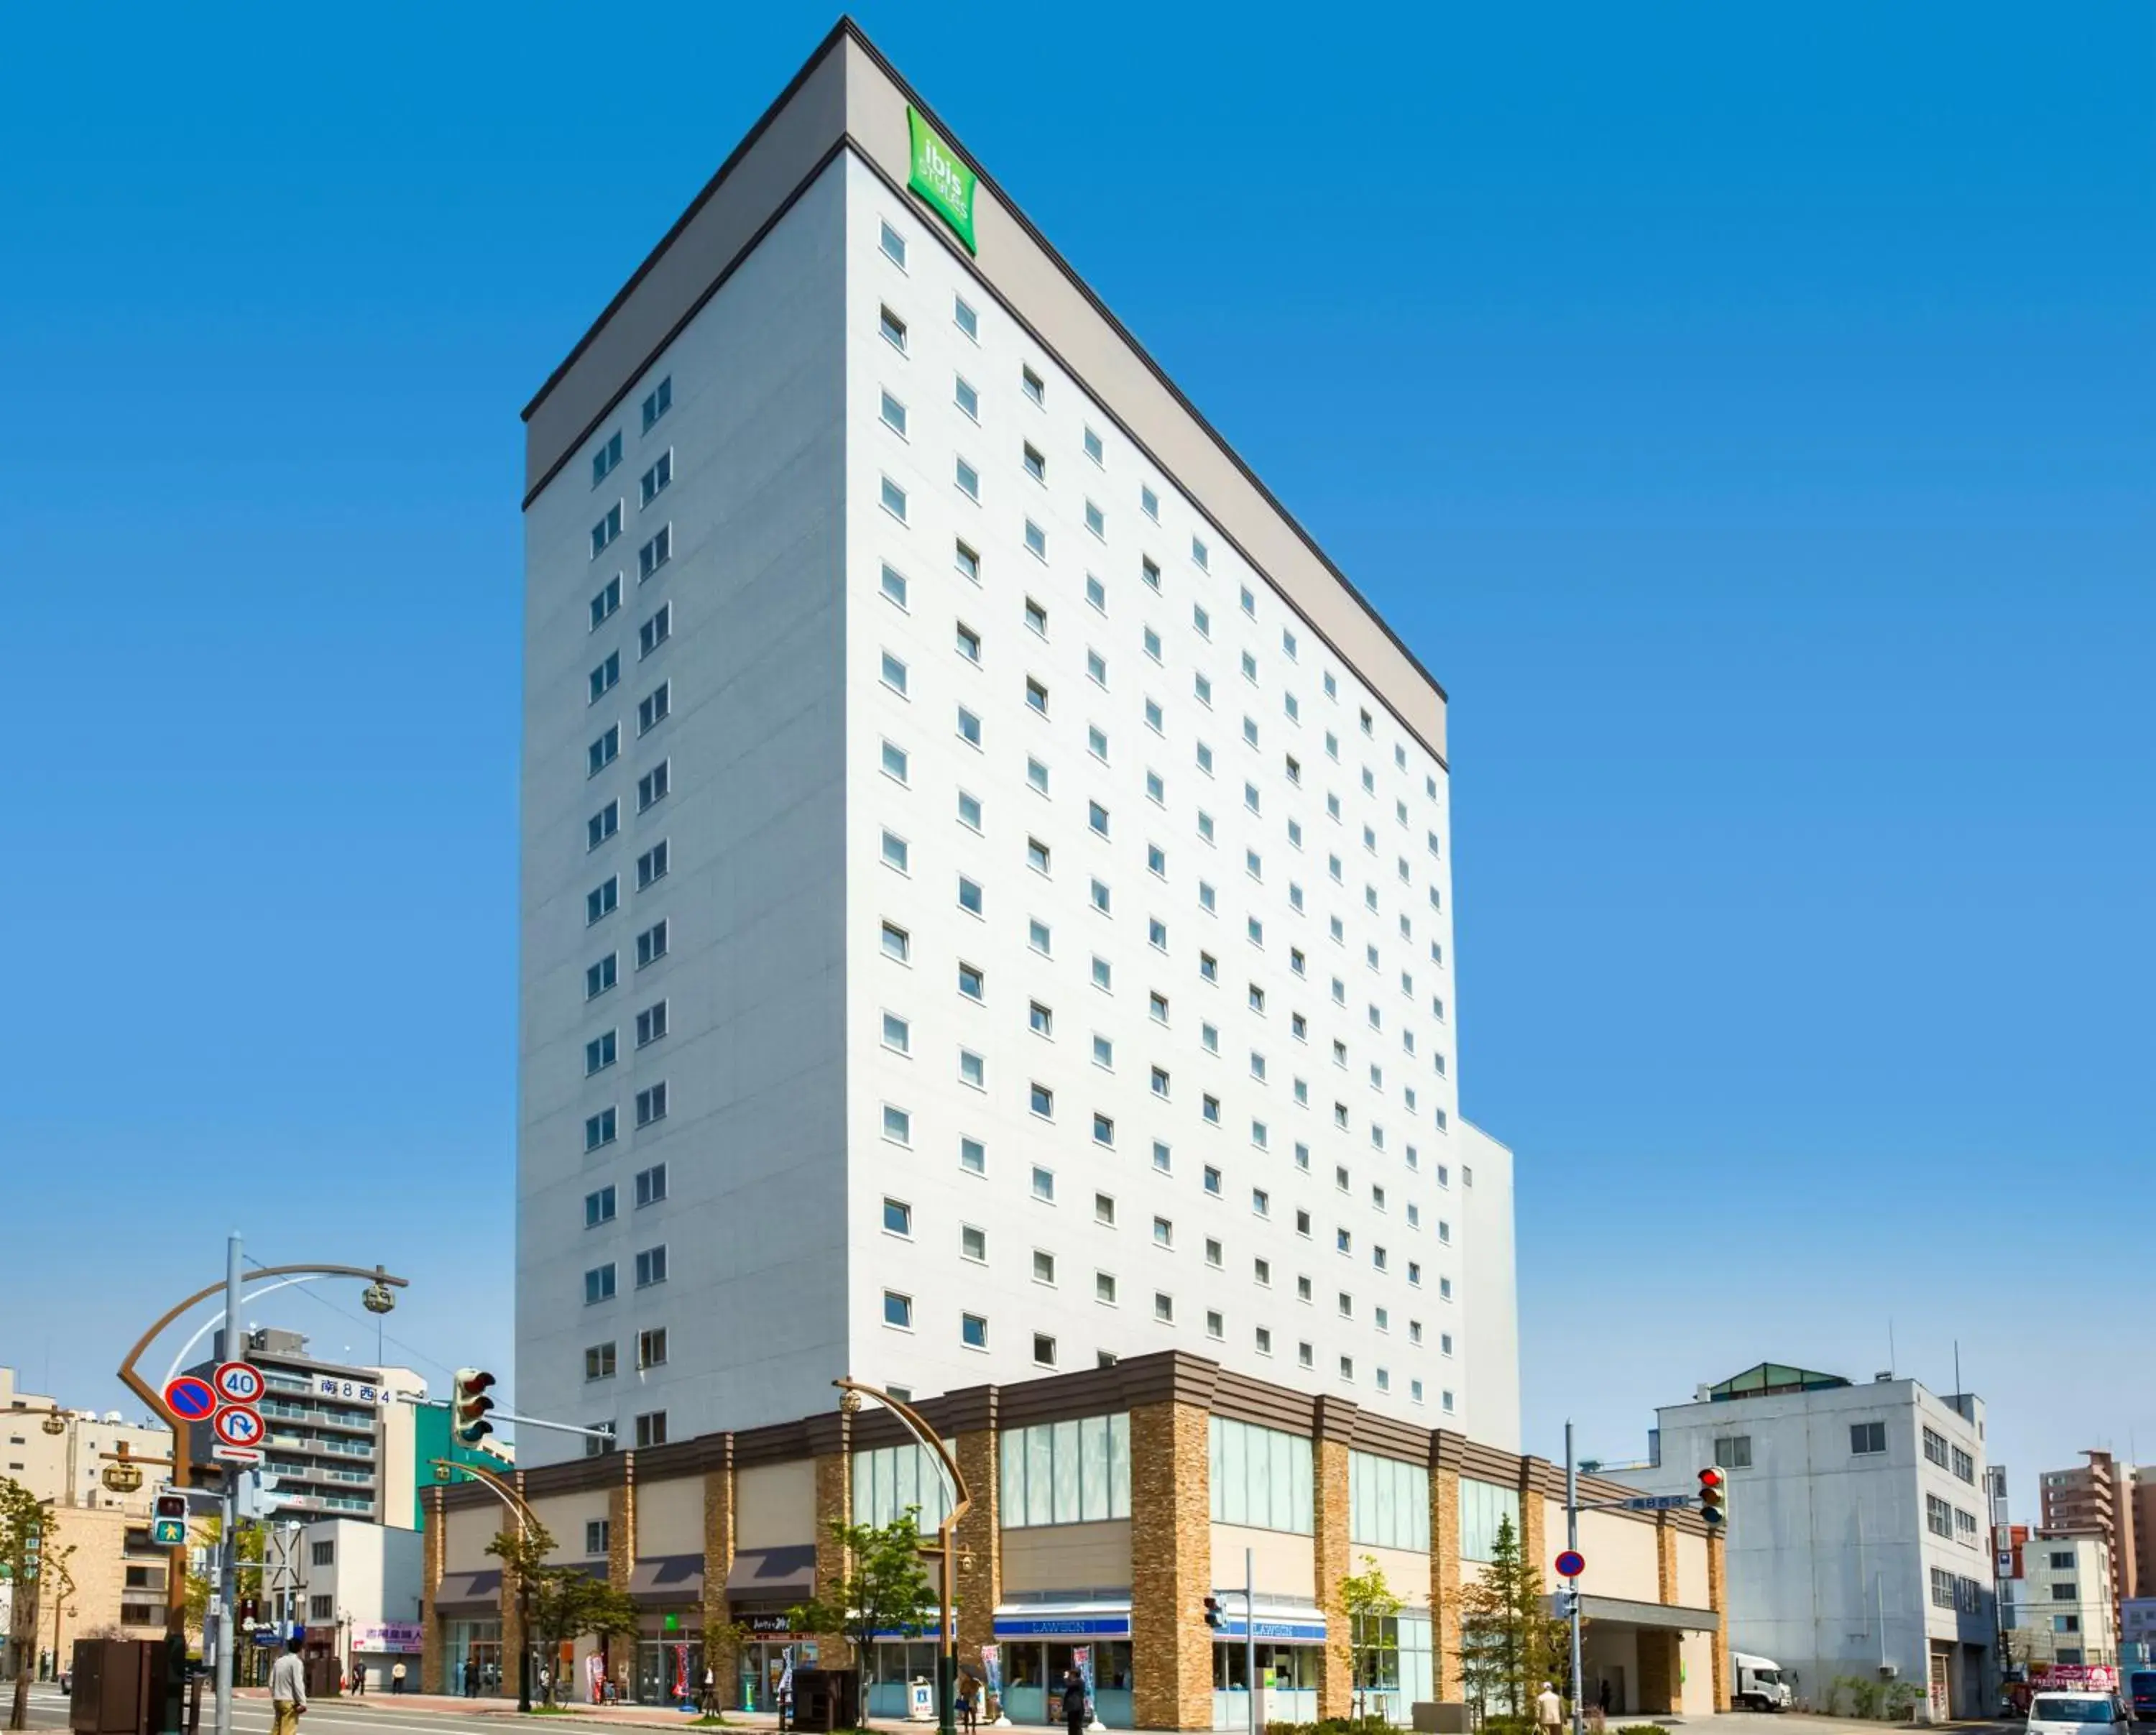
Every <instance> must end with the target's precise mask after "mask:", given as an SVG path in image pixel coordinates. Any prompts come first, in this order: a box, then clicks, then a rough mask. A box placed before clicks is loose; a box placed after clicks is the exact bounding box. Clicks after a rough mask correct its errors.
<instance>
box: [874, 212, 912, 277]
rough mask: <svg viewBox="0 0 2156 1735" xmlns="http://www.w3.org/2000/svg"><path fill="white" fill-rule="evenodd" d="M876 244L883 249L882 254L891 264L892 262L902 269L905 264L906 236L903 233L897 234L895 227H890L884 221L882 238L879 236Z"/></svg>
mask: <svg viewBox="0 0 2156 1735" xmlns="http://www.w3.org/2000/svg"><path fill="white" fill-rule="evenodd" d="M877 245H878V246H879V247H880V248H881V249H883V256H884V257H885V259H889V260H890V261H891V264H894V265H896V266H898V267H899V268H900V269H904V268H905V265H906V237H905V236H903V235H901V234H899V232H898V231H897V230H896V229H895V228H892V227H891V225H890V224H889V223H885V224H884V225H883V235H882V238H881V239H880V240H879V241H878V242H877Z"/></svg>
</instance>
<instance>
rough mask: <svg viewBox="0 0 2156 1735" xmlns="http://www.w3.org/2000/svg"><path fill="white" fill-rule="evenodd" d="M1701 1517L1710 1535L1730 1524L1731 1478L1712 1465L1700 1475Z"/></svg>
mask: <svg viewBox="0 0 2156 1735" xmlns="http://www.w3.org/2000/svg"><path fill="white" fill-rule="evenodd" d="M1699 1515H1700V1517H1702V1518H1704V1519H1706V1520H1707V1532H1708V1534H1710V1535H1712V1533H1713V1532H1716V1531H1717V1530H1719V1529H1721V1528H1722V1526H1723V1525H1724V1524H1726V1523H1727V1522H1729V1478H1728V1477H1727V1476H1724V1475H1723V1474H1722V1472H1721V1471H1718V1470H1717V1469H1716V1468H1715V1467H1714V1466H1712V1465H1711V1464H1710V1465H1709V1466H1707V1468H1706V1469H1705V1470H1702V1471H1700V1473H1699Z"/></svg>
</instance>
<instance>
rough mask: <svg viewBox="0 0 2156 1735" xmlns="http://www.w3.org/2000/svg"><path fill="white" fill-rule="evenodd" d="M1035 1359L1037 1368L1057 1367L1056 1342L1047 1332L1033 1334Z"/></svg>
mask: <svg viewBox="0 0 2156 1735" xmlns="http://www.w3.org/2000/svg"><path fill="white" fill-rule="evenodd" d="M1033 1359H1034V1365H1035V1366H1037V1367H1041V1368H1053V1367H1054V1366H1055V1339H1054V1338H1053V1337H1050V1336H1049V1335H1048V1333H1047V1332H1034V1334H1033Z"/></svg>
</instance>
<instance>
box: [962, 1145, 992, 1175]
mask: <svg viewBox="0 0 2156 1735" xmlns="http://www.w3.org/2000/svg"><path fill="white" fill-rule="evenodd" d="M958 1167H959V1168H962V1169H963V1170H965V1171H966V1173H968V1174H969V1175H984V1174H986V1173H988V1147H986V1146H985V1145H983V1143H982V1142H980V1140H978V1139H977V1138H962V1139H960V1140H959V1141H958Z"/></svg>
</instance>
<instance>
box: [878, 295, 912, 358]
mask: <svg viewBox="0 0 2156 1735" xmlns="http://www.w3.org/2000/svg"><path fill="white" fill-rule="evenodd" d="M878 314H879V317H878V321H877V329H878V330H879V331H881V332H882V333H883V341H885V343H887V344H889V345H890V346H891V347H892V348H893V349H895V350H896V351H897V352H899V353H900V354H901V355H904V354H905V353H906V321H904V320H902V319H901V318H900V317H899V316H897V315H896V314H895V313H893V312H892V311H891V309H889V308H888V307H885V308H881V309H879V310H878Z"/></svg>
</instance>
